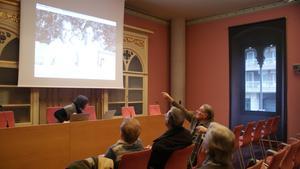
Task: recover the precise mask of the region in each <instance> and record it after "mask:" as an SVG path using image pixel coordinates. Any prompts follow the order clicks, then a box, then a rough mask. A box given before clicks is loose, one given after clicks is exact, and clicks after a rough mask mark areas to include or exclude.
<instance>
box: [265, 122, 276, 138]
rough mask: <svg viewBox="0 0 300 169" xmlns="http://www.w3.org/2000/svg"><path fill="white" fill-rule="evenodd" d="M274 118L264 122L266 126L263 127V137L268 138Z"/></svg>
mask: <svg viewBox="0 0 300 169" xmlns="http://www.w3.org/2000/svg"><path fill="white" fill-rule="evenodd" d="M273 120H274V118H269V119H268V120H266V124H265V126H264V130H263V131H264V133H263V135H264V137H266V136H269V135H270V134H271V130H272V123H273Z"/></svg>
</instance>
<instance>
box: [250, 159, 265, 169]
mask: <svg viewBox="0 0 300 169" xmlns="http://www.w3.org/2000/svg"><path fill="white" fill-rule="evenodd" d="M262 165H263V161H262V160H260V161H259V162H257V163H256V164H255V165H254V166H251V167H248V168H247V169H261V168H262Z"/></svg>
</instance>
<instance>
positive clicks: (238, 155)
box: [235, 150, 243, 169]
mask: <svg viewBox="0 0 300 169" xmlns="http://www.w3.org/2000/svg"><path fill="white" fill-rule="evenodd" d="M235 156H236V157H237V158H238V160H239V164H240V169H243V164H242V161H241V156H240V153H239V150H237V151H236V152H235Z"/></svg>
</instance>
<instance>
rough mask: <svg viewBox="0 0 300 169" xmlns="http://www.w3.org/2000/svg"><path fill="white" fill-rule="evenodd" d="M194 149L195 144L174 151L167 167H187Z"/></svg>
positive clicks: (183, 168)
mask: <svg viewBox="0 0 300 169" xmlns="http://www.w3.org/2000/svg"><path fill="white" fill-rule="evenodd" d="M193 149H194V144H192V145H190V146H188V147H186V148H183V149H180V150H176V151H174V152H173V153H172V155H171V156H170V158H169V159H168V161H167V163H166V166H165V169H174V168H176V169H186V168H187V165H188V159H189V157H190V155H191V153H192V151H193Z"/></svg>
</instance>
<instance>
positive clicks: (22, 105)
mask: <svg viewBox="0 0 300 169" xmlns="http://www.w3.org/2000/svg"><path fill="white" fill-rule="evenodd" d="M2 106H3V107H4V108H5V107H30V106H31V105H30V104H2Z"/></svg>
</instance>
